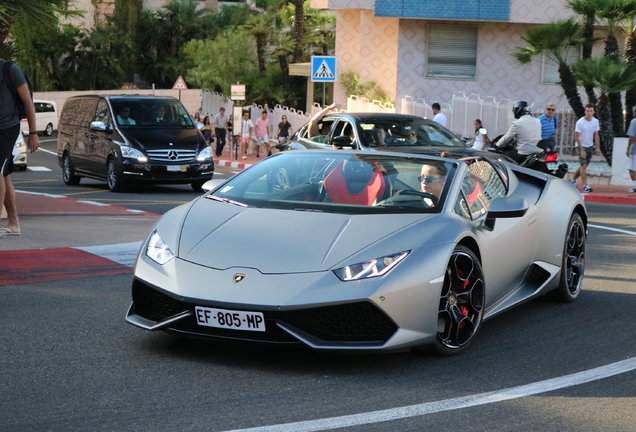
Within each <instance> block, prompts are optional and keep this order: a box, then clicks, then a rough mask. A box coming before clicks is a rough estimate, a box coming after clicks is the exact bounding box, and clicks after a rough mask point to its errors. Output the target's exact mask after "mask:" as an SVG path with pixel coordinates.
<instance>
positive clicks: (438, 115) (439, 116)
mask: <svg viewBox="0 0 636 432" xmlns="http://www.w3.org/2000/svg"><path fill="white" fill-rule="evenodd" d="M431 109H432V110H433V114H435V116H434V117H433V121H434V122H436V123H439V124H441V125H442V126H444V127H446V115H445V114H444V113H443V112H442V107H441V106H439V104H438V103H437V102H435V103H434V104H433V105H431Z"/></svg>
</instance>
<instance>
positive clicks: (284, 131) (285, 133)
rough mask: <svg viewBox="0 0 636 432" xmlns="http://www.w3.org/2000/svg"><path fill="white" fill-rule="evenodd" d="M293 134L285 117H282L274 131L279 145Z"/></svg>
mask: <svg viewBox="0 0 636 432" xmlns="http://www.w3.org/2000/svg"><path fill="white" fill-rule="evenodd" d="M291 133H294V131H293V130H292V127H291V123H289V122H288V121H287V116H285V115H284V116H283V117H282V118H281V121H280V123H278V129H276V139H277V140H278V142H279V143H281V144H282V143H285V142H287V140H288V139H289V134H291Z"/></svg>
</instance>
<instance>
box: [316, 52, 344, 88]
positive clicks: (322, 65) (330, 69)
mask: <svg viewBox="0 0 636 432" xmlns="http://www.w3.org/2000/svg"><path fill="white" fill-rule="evenodd" d="M337 76H338V72H337V70H336V57H334V56H311V80H312V81H313V82H336V77H337Z"/></svg>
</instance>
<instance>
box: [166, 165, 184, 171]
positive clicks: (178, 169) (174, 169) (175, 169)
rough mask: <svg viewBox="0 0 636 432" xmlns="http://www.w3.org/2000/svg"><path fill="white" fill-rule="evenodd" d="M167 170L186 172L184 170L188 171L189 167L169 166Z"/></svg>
mask: <svg viewBox="0 0 636 432" xmlns="http://www.w3.org/2000/svg"><path fill="white" fill-rule="evenodd" d="M166 168H167V169H168V171H185V169H183V168H186V169H187V167H183V166H181V165H168V166H167V167H166Z"/></svg>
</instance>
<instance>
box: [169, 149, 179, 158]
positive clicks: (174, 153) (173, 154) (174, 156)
mask: <svg viewBox="0 0 636 432" xmlns="http://www.w3.org/2000/svg"><path fill="white" fill-rule="evenodd" d="M177 157H179V155H178V154H177V152H176V151H174V150H170V151H169V152H168V159H170V160H176V159H177Z"/></svg>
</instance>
